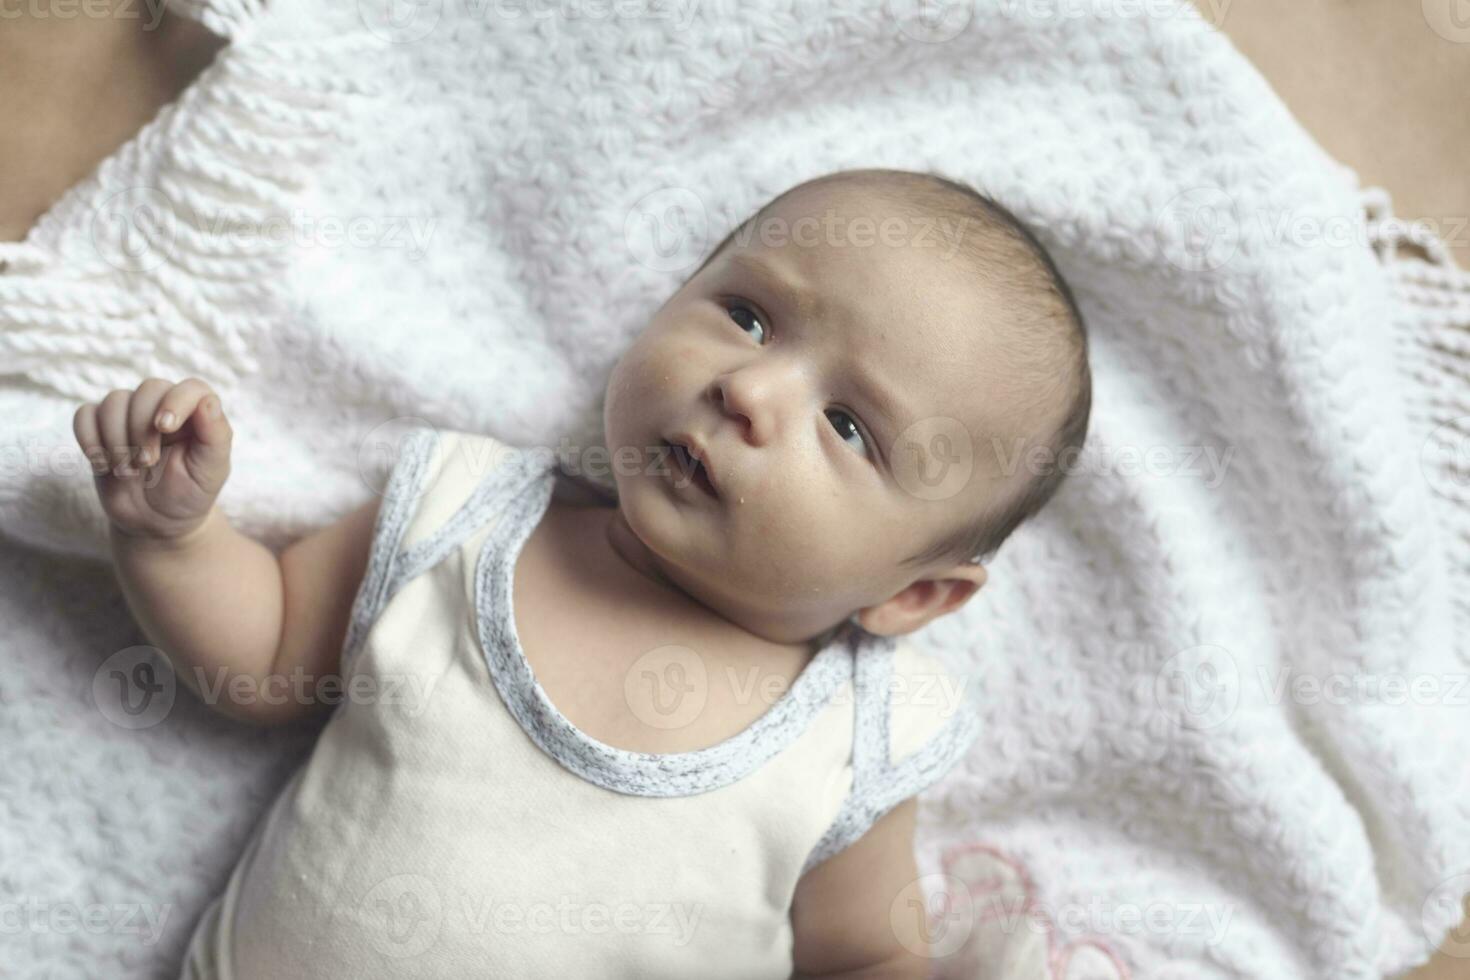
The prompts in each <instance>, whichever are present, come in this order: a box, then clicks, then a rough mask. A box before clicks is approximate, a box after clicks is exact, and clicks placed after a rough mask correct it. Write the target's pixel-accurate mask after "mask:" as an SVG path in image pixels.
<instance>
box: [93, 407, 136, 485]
mask: <svg viewBox="0 0 1470 980" xmlns="http://www.w3.org/2000/svg"><path fill="white" fill-rule="evenodd" d="M132 399H133V393H132V392H131V391H128V390H127V389H126V388H114V389H112V390H111V391H109V392H108V393H107V394H105V395H103V396H102V401H100V402H98V403H97V433H98V438H99V439H100V441H101V444H102V450H103V452H104V453H105V454H106V458H107V465H108V468H109V469H111V470H112V473H113V475H114V476H126V475H127V473H128V471H127V468H126V467H127V462H128V458H129V457H130V456H131V455H132V446H131V444H130V443H129V442H128V403H129V402H131V401H132Z"/></svg>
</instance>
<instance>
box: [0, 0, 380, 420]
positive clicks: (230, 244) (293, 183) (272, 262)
mask: <svg viewBox="0 0 1470 980" xmlns="http://www.w3.org/2000/svg"><path fill="white" fill-rule="evenodd" d="M261 9H263V8H262V5H261V4H259V3H253V2H234V3H221V2H216V0H210V2H205V3H194V4H193V5H192V6H190V7H189V9H186V10H184V11H183V12H184V13H185V14H186V15H189V16H195V17H196V18H197V19H200V20H201V21H202V22H204V24H205V26H206V27H208V28H210V29H211V30H213V31H215V32H216V33H219V34H221V35H223V36H226V37H238V36H240V35H241V34H242V33H243V31H244V28H245V27H246V26H248V23H249V20H250V18H252V17H253V16H255V15H256V14H257V13H259V11H260V10H261ZM369 43H370V42H369ZM362 46H363V41H362V40H358V39H351V38H347V39H344V38H327V39H323V40H321V41H317V42H301V41H292V42H290V43H275V42H270V41H264V40H261V41H252V42H249V43H243V44H242V43H236V44H231V45H227V46H226V47H225V48H223V49H221V51H220V53H219V55H218V56H217V57H216V59H215V61H214V63H213V64H211V65H210V66H209V67H207V68H206V69H205V70H204V72H202V73H201V74H200V76H199V78H198V79H196V80H195V81H194V83H193V84H192V85H190V87H189V88H187V89H185V90H184V92H183V93H182V94H181V95H180V96H179V98H178V99H177V100H175V101H174V102H173V103H171V104H170V105H168V106H166V107H165V108H164V109H162V110H161V111H160V112H159V114H158V115H157V116H156V117H155V118H154V119H153V120H152V121H150V122H149V123H148V124H147V125H145V126H144V128H143V129H142V130H141V131H140V132H139V133H137V134H136V135H135V136H134V137H133V139H132V140H131V141H130V142H129V143H127V144H125V145H124V146H123V147H122V148H121V149H120V150H119V151H118V152H116V153H114V154H113V155H111V156H110V157H109V158H108V159H107V160H106V161H104V162H103V164H102V165H101V166H100V167H99V168H98V170H97V171H96V172H94V173H93V175H92V176H91V177H89V178H87V179H86V180H85V181H83V182H82V183H80V184H78V185H76V186H74V187H73V188H72V189H71V190H70V191H68V192H67V193H66V194H65V195H63V197H62V198H61V200H59V201H58V202H57V203H56V204H55V205H54V206H53V207H52V208H51V209H50V210H49V211H48V212H47V213H46V214H43V215H42V217H41V219H40V221H38V222H37V224H36V226H35V227H34V228H33V229H32V231H31V233H30V234H29V235H28V236H27V237H26V239H25V240H24V241H21V242H13V243H0V365H3V366H4V367H3V368H0V371H3V373H5V374H10V375H17V374H18V375H22V376H24V377H26V378H28V379H29V380H30V381H32V382H34V383H36V384H38V385H41V386H43V387H45V388H48V389H50V390H52V391H55V392H57V393H59V394H61V395H62V396H64V397H66V398H67V399H68V400H97V399H100V398H101V397H102V395H104V394H106V392H107V391H108V390H110V389H112V388H133V387H136V386H137V384H138V381H139V380H140V379H141V378H143V377H146V376H162V377H166V378H174V379H179V378H182V377H185V376H189V375H197V376H201V377H204V378H206V379H208V380H209V381H210V382H211V383H212V384H214V385H216V386H217V387H218V388H220V390H222V391H228V389H229V388H230V387H232V384H233V383H234V382H235V381H237V380H238V379H239V378H241V377H242V376H244V375H247V374H251V373H254V372H256V371H258V370H259V369H260V363H259V360H258V359H257V357H256V354H255V351H256V350H257V349H258V348H259V346H260V343H259V341H260V339H261V338H263V337H264V336H265V335H266V333H267V332H268V331H269V330H270V329H271V326H272V323H273V322H274V321H275V319H276V317H277V316H278V314H275V315H273V314H272V310H271V306H270V304H269V296H268V293H267V290H265V289H263V288H262V286H261V285H260V284H261V283H269V282H271V281H273V280H274V278H275V277H278V276H280V275H282V274H284V271H285V268H286V265H287V264H288V263H289V261H290V253H291V249H290V248H289V247H288V246H289V244H290V241H291V239H290V237H289V236H290V234H291V232H292V230H293V228H294V220H293V217H292V215H293V213H294V212H295V210H296V209H297V207H298V201H299V200H300V199H301V198H302V196H303V194H304V193H305V192H306V190H307V189H308V188H309V186H310V175H312V174H314V173H316V172H317V170H318V166H317V164H318V162H319V160H320V158H321V157H322V155H323V153H324V152H325V151H326V150H327V149H328V148H329V146H330V145H331V142H332V137H333V136H334V134H335V133H337V132H338V131H339V130H340V129H341V127H342V125H343V124H344V123H345V122H346V115H347V113H348V112H349V111H350V110H351V109H352V108H353V105H352V99H353V97H354V96H358V95H362V94H367V93H370V92H371V85H370V84H366V83H365V84H363V85H357V84H352V83H346V82H344V81H343V80H344V79H345V78H350V77H351V76H352V73H350V72H347V71H345V70H344V68H343V60H342V59H343V58H344V57H352V56H354V55H357V54H360V48H361V47H362ZM148 161H161V162H159V163H157V164H156V165H153V166H150V165H149V163H148ZM78 219H80V220H78Z"/></svg>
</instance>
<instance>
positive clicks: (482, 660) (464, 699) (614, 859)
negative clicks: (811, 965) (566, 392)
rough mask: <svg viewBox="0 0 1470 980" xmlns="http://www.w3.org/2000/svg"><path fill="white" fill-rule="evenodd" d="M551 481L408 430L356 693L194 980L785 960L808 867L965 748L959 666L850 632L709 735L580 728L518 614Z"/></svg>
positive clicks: (214, 918)
mask: <svg viewBox="0 0 1470 980" xmlns="http://www.w3.org/2000/svg"><path fill="white" fill-rule="evenodd" d="M554 479H556V472H555V469H554V468H553V467H552V466H550V465H548V463H547V458H546V457H544V456H539V455H538V454H535V453H522V452H512V451H509V447H507V446H505V445H504V444H503V443H500V442H498V441H497V440H494V439H492V438H489V437H484V436H475V435H469V434H466V433H458V432H444V433H435V432H434V431H433V430H429V429H420V430H416V431H415V432H414V433H413V434H412V435H411V436H410V437H409V438H408V440H407V441H406V444H405V447H404V452H403V455H402V458H401V460H400V461H399V463H398V465H397V466H396V467H395V468H394V471H393V474H392V477H391V479H390V481H389V483H388V485H387V488H386V489H385V492H384V499H383V503H382V508H381V511H380V517H379V520H378V522H377V525H376V528H375V530H374V539H373V547H372V556H371V558H370V563H369V568H368V571H367V574H366V575H365V577H364V579H363V584H362V587H361V589H360V590H359V592H358V595H357V599H356V601H355V604H354V608H353V621H352V628H351V630H350V632H349V634H348V637H347V639H346V641H345V644H344V649H343V654H342V664H343V670H342V674H343V682H342V690H343V691H347V692H353V691H356V692H358V693H356V694H354V695H352V696H349V697H347V698H346V699H345V700H344V701H343V702H342V704H341V705H340V706H339V707H338V708H337V709H336V713H335V715H334V716H333V718H332V720H331V721H330V722H329V723H328V725H327V727H326V728H325V729H324V730H323V732H322V735H321V738H320V740H319V741H318V742H317V745H316V748H315V749H314V751H313V753H312V755H311V758H310V759H309V760H308V761H307V763H306V764H305V766H303V768H302V769H301V770H300V771H299V772H298V773H297V774H296V776H295V777H294V778H293V779H292V780H291V782H290V783H289V784H288V785H287V786H286V788H285V790H284V792H283V793H282V794H281V796H280V798H279V799H278V800H277V801H276V803H275V805H274V806H273V807H272V808H271V810H270V811H269V812H268V813H267V814H266V816H265V818H264V820H262V822H261V824H260V826H259V827H258V828H257V831H256V834H255V836H254V837H253V838H252V839H251V841H250V843H249V844H248V845H247V847H246V849H245V853H244V856H243V857H242V858H241V860H240V863H239V865H238V866H237V867H236V869H235V871H234V873H233V874H232V875H231V876H230V880H229V884H228V886H227V888H226V890H225V892H224V893H223V894H222V895H221V896H220V897H219V898H218V899H217V900H216V901H215V902H214V903H212V905H211V907H210V908H209V909H208V910H207V911H206V913H205V915H204V917H203V918H202V920H201V922H200V924H199V927H198V930H197V933H196V935H195V939H194V946H193V948H192V949H191V950H190V952H189V957H188V961H187V962H186V964H185V969H184V973H183V976H184V977H185V978H200V980H202V978H206V977H218V978H222V980H254V978H260V980H275V978H284V977H308V976H309V977H314V978H323V980H332V978H343V980H347V978H361V977H364V976H395V977H422V978H445V980H448V978H459V977H469V976H487V977H525V978H533V977H548V978H549V977H606V978H609V980H612V978H627V980H635V978H642V980H655V978H663V977H666V978H669V980H674V978H683V977H691V976H709V977H725V978H731V980H737V978H738V980H755V978H761V977H765V978H769V980H785V978H787V977H789V976H790V975H791V970H792V960H791V946H792V931H791V925H790V906H791V901H792V896H793V894H794V892H795V889H796V885H797V882H798V880H799V879H800V877H801V875H802V874H804V873H806V872H807V871H808V870H810V869H811V868H813V867H815V866H816V865H817V864H819V863H820V862H821V861H823V860H825V859H827V858H829V857H831V856H833V855H835V854H837V853H839V852H840V851H841V850H842V849H843V848H844V847H846V846H847V845H848V844H850V843H852V842H853V841H855V840H856V839H858V838H859V837H860V836H861V835H862V834H863V833H864V832H865V831H866V830H867V829H868V828H869V827H871V826H872V824H873V822H874V821H875V820H876V819H877V818H878V817H879V816H881V815H882V814H883V813H884V812H886V811H887V810H888V809H890V808H891V807H893V806H894V805H896V804H897V803H899V802H900V801H901V800H903V799H904V798H906V797H908V796H911V795H913V794H915V793H918V792H920V791H921V790H923V789H924V788H926V787H927V786H929V785H931V784H932V783H934V782H935V781H937V780H938V779H939V778H941V777H942V776H943V775H944V773H945V772H946V771H947V770H948V769H949V768H951V767H952V766H953V765H954V764H955V763H956V762H957V761H958V760H959V758H960V757H961V755H962V754H963V753H964V751H965V749H966V748H968V747H969V745H970V743H971V742H972V741H973V740H974V738H975V735H976V734H977V732H978V721H977V716H976V714H975V712H974V708H973V705H971V704H969V703H968V702H967V701H966V700H965V698H964V696H963V690H962V688H961V686H960V685H959V684H958V683H957V679H956V678H954V677H952V676H950V675H949V674H947V673H946V672H945V671H944V669H943V668H942V666H941V665H939V664H938V663H937V662H935V661H933V660H932V659H930V658H926V657H924V656H922V655H921V654H918V653H917V652H916V651H914V650H913V649H912V648H911V647H909V646H907V645H903V644H898V643H896V642H895V641H893V640H891V639H886V638H879V637H875V636H872V635H870V634H867V633H865V632H863V631H861V630H845V631H843V632H842V633H841V634H839V636H838V637H837V638H835V639H833V640H832V641H830V642H829V643H828V644H827V645H826V646H824V647H823V648H822V649H821V650H820V651H819V652H818V653H817V654H816V655H815V657H814V659H812V660H811V661H810V662H809V663H808V664H807V665H806V666H805V668H804V669H803V670H802V672H801V674H800V675H799V676H798V677H797V679H796V680H795V681H794V682H793V683H792V684H791V685H790V686H789V687H788V688H786V689H785V690H784V691H781V692H779V696H778V697H776V698H774V700H773V703H772V704H771V706H770V707H769V710H767V711H766V712H764V713H763V714H762V715H761V717H760V718H759V719H757V721H756V722H755V723H753V724H752V725H750V726H749V727H747V728H745V729H744V730H743V731H741V732H740V733H738V734H736V735H734V736H732V737H730V738H728V739H725V740H723V741H721V742H719V743H716V744H714V745H711V746H708V747H706V748H703V749H699V750H696V751H691V752H683V753H673V754H648V753H636V752H629V751H624V750H621V749H618V748H615V747H613V746H610V745H607V744H605V743H602V742H600V741H598V740H596V739H594V738H592V737H591V736H590V735H586V734H584V733H583V732H581V731H580V730H578V729H577V728H576V727H574V726H573V725H572V724H571V722H570V721H568V720H567V719H566V717H565V716H563V715H562V714H561V712H560V711H558V710H557V708H556V706H555V705H554V704H552V702H551V701H550V700H549V699H548V697H547V696H546V693H545V691H544V690H543V689H542V688H541V687H540V685H539V684H538V683H537V682H536V680H535V677H534V675H533V674H532V673H531V670H530V666H529V663H528V661H527V659H526V657H525V655H524V653H523V651H522V650H521V647H520V641H519V638H518V636H517V633H516V630H515V628H514V624H513V621H512V620H511V619H510V610H511V595H512V591H511V582H512V571H513V569H514V567H515V560H516V556H517V555H518V554H519V552H520V550H521V548H522V547H523V545H524V544H525V541H526V539H527V538H528V537H529V536H530V534H531V531H532V530H533V529H534V528H535V526H536V525H537V524H538V523H539V521H540V519H541V516H542V515H543V514H544V513H545V512H546V509H547V506H548V502H549V500H550V498H551V490H552V482H553V480H554ZM569 614H572V615H575V611H574V610H569ZM586 655H587V656H589V657H595V656H597V652H596V651H587V653H586ZM702 663H703V661H701V664H702ZM707 669H708V670H710V671H713V670H716V669H718V664H717V663H710V664H708V667H707ZM693 691H694V693H692V694H689V695H687V696H689V697H696V698H697V697H698V686H697V685H695V687H694V688H693ZM608 696H610V697H621V696H622V695H621V693H620V692H617V691H613V692H609V694H608ZM691 704H697V702H691ZM676 717H677V716H676Z"/></svg>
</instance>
